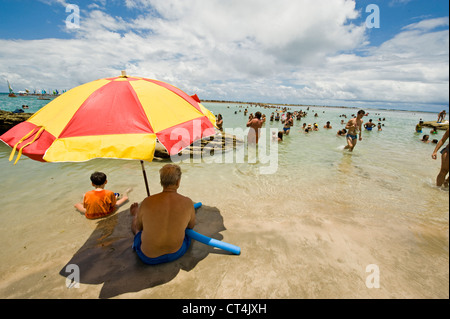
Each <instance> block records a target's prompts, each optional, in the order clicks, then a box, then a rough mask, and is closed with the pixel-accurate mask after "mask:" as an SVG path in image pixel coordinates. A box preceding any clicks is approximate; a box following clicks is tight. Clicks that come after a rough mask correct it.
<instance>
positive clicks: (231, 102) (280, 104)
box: [200, 100, 439, 114]
mask: <svg viewBox="0 0 450 319" xmlns="http://www.w3.org/2000/svg"><path fill="white" fill-rule="evenodd" d="M200 101H201V103H203V102H206V103H221V104H252V105H257V106H280V107H290V106H295V107H309V108H311V107H321V108H334V109H364V107H363V106H330V105H312V104H289V103H286V104H283V103H262V102H244V101H223V100H200ZM365 109H368V110H376V111H395V112H411V113H432V114H434V113H436V114H437V113H439V112H437V111H411V110H402V109H385V108H374V107H366V108H365Z"/></svg>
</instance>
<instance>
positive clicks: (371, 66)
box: [0, 0, 449, 110]
mask: <svg viewBox="0 0 450 319" xmlns="http://www.w3.org/2000/svg"><path fill="white" fill-rule="evenodd" d="M69 3H70V4H76V5H78V7H79V8H80V24H79V28H77V29H68V28H67V26H66V18H67V16H68V15H69V14H70V13H71V12H69V13H67V12H66V7H67V5H68V4H69ZM371 4H376V5H377V6H378V8H379V12H380V15H379V21H380V28H367V25H366V24H365V21H366V18H367V16H368V15H370V13H367V12H366V8H367V6H369V5H371ZM0 8H1V10H0V92H6V91H7V88H6V79H8V80H9V81H10V82H11V83H12V85H13V87H14V89H15V90H16V91H18V90H23V89H25V88H28V89H39V88H41V87H44V88H49V87H54V88H55V89H58V90H62V89H70V88H72V87H74V86H76V85H79V84H82V83H85V82H89V81H92V80H95V79H98V78H103V77H108V76H114V75H117V74H119V73H120V70H121V69H126V70H127V72H128V74H130V75H136V76H144V77H149V78H155V79H158V80H162V81H166V82H169V83H171V84H174V85H176V86H178V87H180V88H181V89H183V90H185V91H186V92H187V93H190V94H193V93H197V94H198V95H199V96H200V98H203V99H223V100H236V101H259V102H269V103H270V102H272V103H277V102H279V103H304V104H318V105H347V106H360V105H368V106H373V107H383V108H384V107H391V108H402V109H411V110H417V109H423V110H434V109H435V108H436V109H437V110H438V109H441V110H442V108H443V106H445V107H446V108H447V109H448V99H449V98H448V95H449V91H448V29H449V23H448V17H449V4H448V1H444V0H428V1H424V0H384V1H374V0H362V1H351V0H321V1H312V0H280V1H277V2H273V1H268V0H240V1H237V0H208V1H204V0H203V1H202V0H164V1H163V0H97V1H75V0H33V1H32V0H0ZM3 82H4V83H3Z"/></svg>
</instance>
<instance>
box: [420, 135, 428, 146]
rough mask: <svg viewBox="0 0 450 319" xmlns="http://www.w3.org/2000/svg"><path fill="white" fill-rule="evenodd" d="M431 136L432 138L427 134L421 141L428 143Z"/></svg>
mask: <svg viewBox="0 0 450 319" xmlns="http://www.w3.org/2000/svg"><path fill="white" fill-rule="evenodd" d="M429 138H430V135H428V134H425V135H424V136H423V137H422V139H421V140H420V141H421V142H424V143H425V144H428V143H430V141H429Z"/></svg>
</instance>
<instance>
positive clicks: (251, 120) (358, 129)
mask: <svg viewBox="0 0 450 319" xmlns="http://www.w3.org/2000/svg"><path fill="white" fill-rule="evenodd" d="M249 107H253V105H251V104H250V106H249ZM249 107H248V106H242V105H241V106H239V110H236V111H235V112H234V114H238V113H241V112H242V113H243V115H244V116H247V114H248V113H249ZM254 107H262V108H264V109H267V108H269V109H275V110H274V111H273V112H271V114H270V116H269V117H268V119H267V116H266V114H264V113H261V112H260V111H256V112H255V113H254V114H253V113H250V114H248V122H247V127H249V128H250V130H249V135H248V143H252V142H253V143H258V135H259V134H258V132H259V129H261V128H262V127H263V125H264V124H265V123H266V122H267V121H269V122H280V124H281V126H282V129H280V130H279V131H278V134H276V133H275V132H274V133H273V135H272V139H273V141H278V142H282V141H283V138H284V137H286V136H289V133H290V131H291V128H292V127H293V126H294V121H301V120H302V119H303V118H306V117H307V116H308V113H310V112H311V113H313V114H314V118H315V119H316V118H318V117H319V114H318V113H317V112H314V111H313V110H311V111H310V107H307V108H306V111H303V110H295V111H292V110H291V109H290V108H288V107H280V106H268V105H262V106H261V105H254ZM228 108H230V107H229V106H228ZM242 109H243V110H242ZM323 113H325V111H323ZM374 115H375V116H377V119H378V120H377V121H376V123H375V122H374V121H373V119H371V118H369V113H366V112H365V111H364V110H359V111H358V112H357V114H352V115H351V118H350V119H347V115H346V114H341V115H339V117H340V118H342V119H341V122H340V124H341V125H343V126H344V127H343V128H341V129H339V130H338V131H337V132H336V136H341V137H345V138H346V141H347V145H345V147H344V149H345V150H348V151H350V152H351V151H353V149H354V148H355V146H356V143H357V141H358V140H359V141H361V140H362V131H368V132H369V131H372V130H376V131H378V132H380V131H383V127H384V122H385V121H386V118H385V117H383V118H382V117H381V116H380V115H381V114H380V113H375V114H374ZM445 116H446V112H445V110H444V111H442V112H439V114H438V120H437V123H444V121H445ZM364 117H367V120H363V119H364ZM216 123H217V127H218V128H219V129H220V130H221V131H222V130H223V117H222V115H221V114H218V115H217V122H216ZM423 124H424V122H423V121H422V119H420V121H419V123H418V124H417V125H416V128H415V131H416V133H423V131H424V126H423ZM323 129H325V130H332V129H333V127H332V126H331V122H330V121H327V122H326V123H325V125H324V126H323ZM314 131H319V124H318V121H316V122H314V123H311V124H307V123H306V122H303V123H302V125H301V127H300V132H303V133H305V134H310V133H311V132H314ZM437 134H438V132H437V130H436V128H434V127H432V128H431V130H430V132H429V134H424V135H423V136H422V138H421V139H420V141H421V142H423V143H426V144H428V143H432V144H436V148H435V151H434V152H433V154H432V158H433V159H436V158H437V155H436V153H437V152H438V151H439V149H440V148H441V147H442V146H443V145H444V143H445V142H446V140H447V139H448V134H449V130H448V129H447V131H446V133H445V134H444V136H443V137H442V138H441V139H440V140H438V139H436V138H434V139H430V135H431V136H434V135H437ZM358 135H359V139H358ZM448 153H449V144H447V146H446V147H444V148H442V150H441V155H442V156H441V157H442V161H441V171H440V172H439V175H438V177H437V181H436V184H437V186H441V185H444V186H446V187H447V186H448V184H449V179H448V177H447V178H446V176H447V174H448V167H449V163H448V162H449V159H448Z"/></svg>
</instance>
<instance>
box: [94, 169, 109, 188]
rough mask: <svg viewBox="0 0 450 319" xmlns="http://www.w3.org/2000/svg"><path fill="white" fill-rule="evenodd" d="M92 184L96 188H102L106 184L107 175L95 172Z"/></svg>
mask: <svg viewBox="0 0 450 319" xmlns="http://www.w3.org/2000/svg"><path fill="white" fill-rule="evenodd" d="M91 182H92V184H94V185H95V186H101V185H103V184H105V182H106V174H105V173H102V172H94V173H92V175H91Z"/></svg>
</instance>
